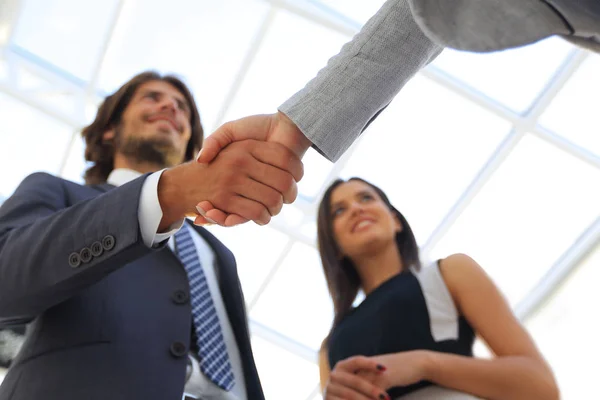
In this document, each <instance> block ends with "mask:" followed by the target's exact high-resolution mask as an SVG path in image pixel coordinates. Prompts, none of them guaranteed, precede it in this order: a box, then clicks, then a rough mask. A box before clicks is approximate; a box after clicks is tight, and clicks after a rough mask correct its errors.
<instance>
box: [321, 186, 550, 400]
mask: <svg viewBox="0 0 600 400" xmlns="http://www.w3.org/2000/svg"><path fill="white" fill-rule="evenodd" d="M318 243H319V251H320V255H321V260H322V263H323V269H324V272H325V277H326V279H327V284H328V288H329V292H330V295H331V298H332V300H333V305H334V322H333V326H332V328H331V331H330V332H329V335H328V336H327V338H326V339H325V340H324V341H323V346H322V348H321V352H320V360H319V364H320V371H321V386H322V388H323V389H324V391H325V392H324V399H325V400H337V399H361V400H362V399H382V400H383V399H390V398H394V399H399V398H401V399H411V400H412V399H428V400H437V399H452V400H463V399H465V400H466V399H478V398H481V399H507V400H508V399H510V400H517V399H527V400H534V399H543V400H552V399H558V397H559V394H558V389H557V385H556V382H555V380H554V377H553V374H552V371H551V370H550V368H549V367H548V365H547V364H546V362H545V361H544V359H543V357H542V355H541V354H540V352H539V351H538V349H537V348H536V346H535V344H534V342H533V340H532V339H531V337H530V336H529V335H528V333H527V331H526V330H525V329H524V328H523V326H522V325H521V324H520V323H519V321H518V320H517V318H515V316H514V315H513V313H512V312H511V310H510V307H509V306H508V304H507V303H506V301H505V300H504V298H503V296H502V294H501V293H500V292H499V290H498V289H497V287H496V286H495V285H494V283H493V282H492V281H491V280H490V278H489V277H488V276H487V275H486V274H485V272H484V270H483V269H482V268H481V267H480V266H479V265H478V264H477V263H476V262H475V261H474V260H473V259H471V258H470V257H469V256H467V255H464V254H454V255H451V256H449V257H446V258H444V259H441V260H437V261H436V262H434V263H432V264H429V263H425V262H423V265H421V264H422V260H421V259H420V257H419V249H418V246H417V242H416V240H415V237H414V234H413V232H412V230H411V228H410V225H409V224H408V222H407V221H406V219H405V218H404V216H403V215H402V214H401V213H400V212H399V211H398V210H396V209H395V208H394V207H393V206H392V205H391V204H390V202H389V200H388V198H387V196H386V195H385V193H383V191H381V190H380V189H379V188H377V187H375V186H374V185H372V184H370V183H368V182H366V181H364V180H362V179H359V178H352V179H350V180H349V181H342V180H337V181H335V182H334V183H333V184H332V185H331V186H330V187H329V188H328V189H327V191H326V192H325V195H324V197H323V199H322V201H321V204H320V206H319V214H318ZM507 268H510V266H507ZM359 290H362V291H363V292H364V294H365V299H364V300H363V301H362V303H360V304H359V305H358V306H356V307H354V306H353V304H354V302H355V300H356V296H357V294H358V292H359ZM476 334H478V335H480V336H481V338H482V339H483V341H484V342H485V343H486V344H487V345H488V347H489V348H490V349H491V350H492V352H493V353H494V357H493V358H491V359H479V358H475V357H473V351H472V350H473V343H474V339H475V335H476Z"/></svg>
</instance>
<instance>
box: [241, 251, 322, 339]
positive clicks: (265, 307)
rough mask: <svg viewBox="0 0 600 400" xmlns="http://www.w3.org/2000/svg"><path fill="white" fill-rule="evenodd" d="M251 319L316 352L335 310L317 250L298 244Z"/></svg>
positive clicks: (279, 269) (254, 309)
mask: <svg viewBox="0 0 600 400" xmlns="http://www.w3.org/2000/svg"><path fill="white" fill-rule="evenodd" d="M250 317H251V318H252V319H253V320H255V321H257V322H259V323H261V324H263V325H266V326H268V327H270V328H271V329H274V330H276V331H277V332H279V333H281V334H282V335H285V336H288V337H290V338H291V339H292V340H295V341H297V342H299V343H302V344H304V345H306V346H309V347H311V348H312V349H314V350H317V349H318V348H319V347H320V346H321V342H322V341H323V339H324V338H325V336H326V335H327V332H328V331H329V328H330V327H331V323H332V321H333V307H332V305H331V299H330V298H329V293H328V292H327V287H326V284H325V278H324V276H323V271H322V269H321V261H320V259H319V255H318V253H317V251H316V249H315V248H313V247H310V246H307V245H304V244H300V243H297V244H295V245H294V247H293V248H292V250H291V251H290V252H289V254H288V256H287V257H286V258H285V260H284V261H283V263H282V264H281V265H280V266H279V267H278V270H277V272H276V273H275V276H274V277H273V280H272V281H271V283H270V284H269V286H268V287H267V289H266V290H265V291H264V293H263V294H262V295H261V296H260V297H259V298H258V301H257V303H256V305H255V306H254V308H253V309H252V310H251V312H250Z"/></svg>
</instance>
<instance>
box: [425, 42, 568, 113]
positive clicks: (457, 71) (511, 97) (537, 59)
mask: <svg viewBox="0 0 600 400" xmlns="http://www.w3.org/2000/svg"><path fill="white" fill-rule="evenodd" d="M572 49H573V46H571V45H570V44H568V43H567V42H566V41H564V40H562V39H559V38H551V39H547V40H544V41H542V42H538V43H535V44H533V45H530V46H526V47H521V48H517V49H511V50H508V51H500V52H495V53H486V54H477V53H469V52H460V51H456V50H450V49H447V50H445V51H444V52H443V53H442V54H441V55H440V56H438V58H437V59H436V60H435V61H433V63H432V65H433V66H434V67H437V68H440V69H441V70H443V71H445V72H447V73H448V74H450V75H452V76H453V77H455V78H458V79H459V80H461V81H463V82H464V83H466V84H467V85H469V86H471V87H473V88H475V89H476V90H478V91H480V92H481V93H483V94H485V95H487V96H489V97H491V98H492V99H494V100H496V101H498V102H500V103H502V104H503V105H505V106H506V107H508V108H511V109H512V110H514V111H517V112H519V113H522V112H524V111H526V110H527V109H528V108H529V107H530V106H531V104H532V103H533V101H534V100H535V99H536V98H537V96H539V95H540V94H541V92H542V90H543V89H544V88H545V87H546V86H547V85H548V83H549V82H550V79H552V77H553V76H554V74H555V73H556V72H557V69H558V68H559V67H560V66H561V64H562V63H563V62H564V61H565V59H566V57H567V56H568V55H569V53H570V52H571V51H572Z"/></svg>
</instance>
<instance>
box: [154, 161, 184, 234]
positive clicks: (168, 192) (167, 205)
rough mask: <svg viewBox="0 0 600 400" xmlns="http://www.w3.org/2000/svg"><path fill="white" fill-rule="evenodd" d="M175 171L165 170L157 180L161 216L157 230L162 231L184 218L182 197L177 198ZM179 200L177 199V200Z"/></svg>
mask: <svg viewBox="0 0 600 400" xmlns="http://www.w3.org/2000/svg"><path fill="white" fill-rule="evenodd" d="M176 178H177V171H176V170H175V169H173V168H171V169H167V170H165V171H164V172H163V173H162V175H161V177H160V180H159V181H158V202H159V204H160V208H161V210H162V213H163V216H162V219H161V221H160V224H159V225H158V232H164V231H165V230H167V229H168V228H169V227H171V226H172V225H173V224H174V223H175V222H176V221H180V220H182V219H184V218H185V209H184V208H183V207H182V203H183V201H182V199H181V198H179V199H178V194H179V193H178V190H177V187H178V185H177V183H176ZM177 200H179V201H177Z"/></svg>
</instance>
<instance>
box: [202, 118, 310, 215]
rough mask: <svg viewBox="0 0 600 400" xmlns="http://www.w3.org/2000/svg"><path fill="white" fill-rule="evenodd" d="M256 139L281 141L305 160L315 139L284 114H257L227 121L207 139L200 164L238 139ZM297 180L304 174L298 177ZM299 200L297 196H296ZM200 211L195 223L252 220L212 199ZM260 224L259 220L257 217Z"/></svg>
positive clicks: (206, 201)
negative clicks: (310, 137) (304, 132)
mask: <svg viewBox="0 0 600 400" xmlns="http://www.w3.org/2000/svg"><path fill="white" fill-rule="evenodd" d="M247 139H254V140H260V141H265V142H272V143H279V144H282V145H284V146H285V147H287V148H288V149H289V150H291V152H292V153H293V154H295V155H296V157H297V158H298V159H301V158H302V157H303V156H304V153H306V150H308V148H309V147H310V146H311V142H310V141H309V140H308V139H307V138H306V137H305V136H304V134H303V133H302V132H301V131H300V129H298V127H297V126H296V125H295V124H294V123H293V122H292V121H291V120H290V119H289V118H288V117H287V116H286V115H285V114H283V113H280V112H278V113H276V114H268V115H253V116H250V117H245V118H242V119H239V120H236V121H231V122H227V123H226V124H224V125H222V126H221V127H220V128H219V129H217V130H216V131H215V132H214V133H213V134H212V135H210V136H209V137H207V138H206V140H205V141H204V145H203V147H202V151H201V152H200V155H199V156H198V159H197V161H198V162H199V163H203V164H207V163H210V162H211V161H212V160H214V158H215V157H216V156H217V155H218V154H219V152H221V151H222V150H223V149H225V148H226V147H227V146H228V145H230V144H231V143H234V142H238V141H242V140H247ZM294 178H296V182H298V181H300V179H301V178H302V174H300V176H294ZM294 199H295V197H294ZM294 199H291V200H290V199H289V198H284V202H285V203H288V204H289V203H292V202H293V200H294ZM197 211H198V212H199V213H200V214H201V215H200V216H198V217H197V218H196V220H195V221H194V223H196V224H198V225H203V224H205V223H218V224H219V225H223V226H233V225H238V224H241V223H244V222H247V221H248V218H244V216H242V215H241V214H240V213H238V212H237V211H236V210H234V211H233V213H228V212H226V211H225V210H223V209H221V208H220V207H218V206H216V205H215V204H214V203H212V202H211V201H209V200H205V201H202V202H200V203H199V204H198V205H197ZM255 222H257V223H258V221H256V220H255Z"/></svg>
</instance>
